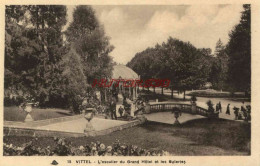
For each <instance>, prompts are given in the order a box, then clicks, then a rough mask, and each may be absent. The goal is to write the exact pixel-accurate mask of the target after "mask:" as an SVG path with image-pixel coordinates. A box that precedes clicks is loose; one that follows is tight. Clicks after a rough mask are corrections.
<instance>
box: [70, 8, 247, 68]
mask: <svg viewBox="0 0 260 166" xmlns="http://www.w3.org/2000/svg"><path fill="white" fill-rule="evenodd" d="M92 7H93V8H94V10H95V11H96V15H97V18H98V19H99V21H100V23H101V24H103V25H104V28H105V32H106V35H107V36H109V37H110V38H111V39H110V43H111V44H112V45H114V47H115V49H114V50H113V52H111V53H110V55H111V56H112V57H113V60H114V61H115V62H117V63H120V64H126V63H127V62H129V61H130V60H131V59H132V58H133V57H134V56H135V54H136V53H137V52H141V51H143V50H145V49H146V48H147V47H154V46H155V45H156V44H157V43H158V44H161V43H162V42H167V39H168V38H169V36H171V37H173V38H177V39H180V40H182V41H186V42H188V41H189V42H190V43H191V44H193V45H194V46H195V47H197V48H211V49H212V50H213V51H214V50H215V46H216V43H217V41H218V40H219V39H221V41H222V42H223V43H224V44H226V43H227V42H228V40H229V36H228V34H229V32H230V31H231V30H232V29H233V27H234V26H235V25H236V24H238V23H239V21H240V16H241V12H242V10H243V8H242V5H192V6H187V5H177V6H149V5H143V6H142V5H127V6H113V5H108V6H92ZM67 8H68V13H67V14H68V16H67V17H68V18H67V19H68V23H67V25H66V27H67V26H68V24H69V23H70V22H71V21H72V13H73V10H74V8H75V6H67Z"/></svg>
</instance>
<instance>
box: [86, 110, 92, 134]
mask: <svg viewBox="0 0 260 166" xmlns="http://www.w3.org/2000/svg"><path fill="white" fill-rule="evenodd" d="M84 112H85V115H84V118H85V119H86V120H87V124H86V128H85V129H84V132H85V133H86V132H90V131H94V128H93V126H92V124H91V120H92V119H93V108H87V109H86V110H85V111H84Z"/></svg>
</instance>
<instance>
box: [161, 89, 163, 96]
mask: <svg viewBox="0 0 260 166" xmlns="http://www.w3.org/2000/svg"><path fill="white" fill-rule="evenodd" d="M161 94H162V95H163V87H162V92H161Z"/></svg>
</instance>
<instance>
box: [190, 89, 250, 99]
mask: <svg viewBox="0 0 260 166" xmlns="http://www.w3.org/2000/svg"><path fill="white" fill-rule="evenodd" d="M187 95H189V96H192V95H195V96H198V97H220V98H222V97H244V98H245V94H244V93H242V92H236V93H234V94H231V93H230V92H221V91H217V90H213V89H207V90H195V91H192V92H190V93H189V94H187Z"/></svg>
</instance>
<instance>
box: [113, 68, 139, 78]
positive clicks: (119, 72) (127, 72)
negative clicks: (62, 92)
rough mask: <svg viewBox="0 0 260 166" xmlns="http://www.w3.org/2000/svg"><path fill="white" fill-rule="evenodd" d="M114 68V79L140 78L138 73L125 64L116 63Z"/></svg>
mask: <svg viewBox="0 0 260 166" xmlns="http://www.w3.org/2000/svg"><path fill="white" fill-rule="evenodd" d="M113 68H114V69H113V74H112V78H113V79H118V78H119V77H121V78H122V79H138V74H136V72H134V71H133V70H132V69H130V68H129V67H127V66H125V65H115V66H113Z"/></svg>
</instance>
